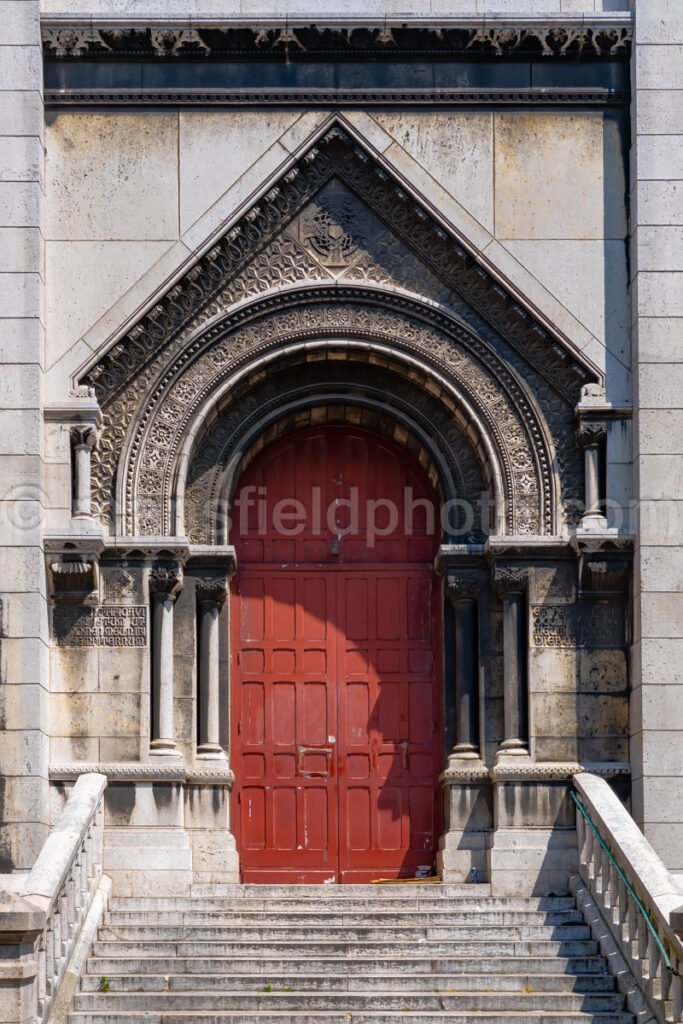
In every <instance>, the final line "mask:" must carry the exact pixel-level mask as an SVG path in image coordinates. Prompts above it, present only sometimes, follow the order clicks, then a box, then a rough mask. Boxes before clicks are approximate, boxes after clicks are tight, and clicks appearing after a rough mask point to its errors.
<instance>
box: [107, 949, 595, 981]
mask: <svg viewBox="0 0 683 1024" xmlns="http://www.w3.org/2000/svg"><path fill="white" fill-rule="evenodd" d="M113 948H114V949H116V948H117V947H116V946H114V947H113ZM148 953H149V951H148ZM427 971H429V972H433V973H437V974H447V973H453V974H463V975H473V974H485V975H487V976H488V975H491V963H490V960H489V959H488V957H472V956H460V957H453V956H444V957H439V958H436V959H430V958H429V956H428V955H425V956H423V957H418V955H417V951H416V950H410V951H408V952H407V953H405V954H404V955H403V956H393V957H382V956H375V957H374V958H373V957H362V958H361V957H357V956H355V955H354V956H349V955H346V956H343V955H342V956H340V957H337V958H331V957H321V956H319V955H318V956H315V957H305V958H301V959H293V958H291V957H288V958H280V957H268V956H259V957H258V958H257V959H255V958H254V957H234V956H230V957H216V956H202V957H195V958H180V957H159V956H154V955H153V954H152V955H147V956H141V957H139V956H135V957H126V956H115V955H114V956H106V957H91V958H90V960H88V966H87V972H88V974H91V975H97V976H98V978H101V977H102V976H103V975H105V976H107V977H111V976H113V975H119V974H124V975H125V974H138V975H142V974H143V973H144V974H145V975H147V974H154V973H159V974H161V975H169V976H170V975H176V974H185V975H203V974H220V975H225V974H232V973H234V974H244V975H246V974H248V975H251V976H256V977H263V978H267V977H271V976H276V975H280V974H289V975H291V974H295V973H296V974H307V973H314V974H322V973H324V974H325V975H327V976H329V975H331V974H341V975H348V976H351V977H352V976H353V975H355V974H365V975H367V974H373V973H377V974H393V975H394V977H400V976H401V975H404V974H411V973H419V972H427ZM525 973H529V974H535V975H538V974H543V975H553V976H560V977H562V978H564V979H565V981H566V983H567V985H570V984H571V982H572V981H573V976H577V975H578V976H585V975H590V976H596V977H607V978H610V979H611V975H610V974H609V972H608V970H607V964H606V962H605V959H604V957H601V956H586V957H574V958H567V957H560V956H546V957H543V956H523V957H514V956H510V957H497V958H496V974H495V976H496V977H497V976H507V975H513V976H514V975H519V974H521V975H523V974H525Z"/></svg>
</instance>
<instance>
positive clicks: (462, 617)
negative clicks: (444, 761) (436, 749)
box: [446, 573, 479, 760]
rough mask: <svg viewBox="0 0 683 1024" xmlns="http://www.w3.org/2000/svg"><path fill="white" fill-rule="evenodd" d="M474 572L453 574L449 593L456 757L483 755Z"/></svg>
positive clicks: (447, 584)
mask: <svg viewBox="0 0 683 1024" xmlns="http://www.w3.org/2000/svg"><path fill="white" fill-rule="evenodd" d="M478 594H479V582H478V580H477V577H476V575H475V574H474V573H458V574H454V575H449V576H448V578H447V580H446V596H447V597H448V600H449V601H450V603H451V606H452V608H453V627H454V652H453V667H454V672H455V740H456V742H455V746H454V747H453V754H452V755H451V756H452V757H455V758H459V759H460V758H463V759H467V760H476V759H477V758H478V757H479V687H478V661H479V659H478V656H477V598H478Z"/></svg>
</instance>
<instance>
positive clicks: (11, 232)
mask: <svg viewBox="0 0 683 1024" xmlns="http://www.w3.org/2000/svg"><path fill="white" fill-rule="evenodd" d="M20 2H21V3H23V2H24V0H20ZM42 264H43V254H42V239H41V237H40V231H39V229H38V228H0V273H2V274H7V273H12V272H14V273H28V272H30V271H36V270H38V269H39V268H41V267H42Z"/></svg>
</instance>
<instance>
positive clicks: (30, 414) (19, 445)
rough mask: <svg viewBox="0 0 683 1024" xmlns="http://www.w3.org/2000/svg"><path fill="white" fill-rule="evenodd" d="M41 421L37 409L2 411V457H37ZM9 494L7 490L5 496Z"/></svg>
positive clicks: (0, 418)
mask: <svg viewBox="0 0 683 1024" xmlns="http://www.w3.org/2000/svg"><path fill="white" fill-rule="evenodd" d="M36 404H37V403H36ZM41 420H42V417H41V415H40V412H39V411H38V410H37V409H0V455H37V454H38V453H39V452H40V448H41V434H42V422H41ZM7 493H8V491H7V490H5V496H6V495H7Z"/></svg>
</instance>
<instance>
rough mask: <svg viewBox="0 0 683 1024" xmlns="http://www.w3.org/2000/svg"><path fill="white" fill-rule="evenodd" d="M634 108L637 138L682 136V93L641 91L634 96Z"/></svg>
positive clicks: (676, 91)
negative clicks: (645, 136)
mask: <svg viewBox="0 0 683 1024" xmlns="http://www.w3.org/2000/svg"><path fill="white" fill-rule="evenodd" d="M634 107H635V127H636V130H637V132H638V135H639V136H644V135H680V134H683V91H681V90H676V89H670V88H664V89H641V90H640V91H639V92H637V93H636V94H635V101H634Z"/></svg>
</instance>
